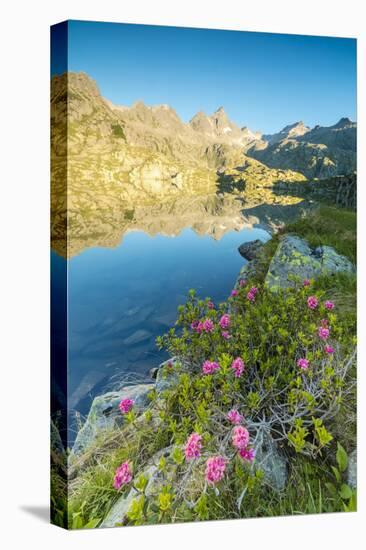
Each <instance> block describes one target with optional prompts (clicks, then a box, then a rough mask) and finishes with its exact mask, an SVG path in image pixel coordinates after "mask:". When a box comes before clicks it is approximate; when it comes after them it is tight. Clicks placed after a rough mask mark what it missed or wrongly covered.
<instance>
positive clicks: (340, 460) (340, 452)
mask: <svg viewBox="0 0 366 550" xmlns="http://www.w3.org/2000/svg"><path fill="white" fill-rule="evenodd" d="M336 459H337V464H338V467H339V469H340V471H341V472H344V471H345V470H346V468H347V465H348V456H347V453H346V451H345V450H344V448H343V447H342V445H341V444H340V443H337V454H336Z"/></svg>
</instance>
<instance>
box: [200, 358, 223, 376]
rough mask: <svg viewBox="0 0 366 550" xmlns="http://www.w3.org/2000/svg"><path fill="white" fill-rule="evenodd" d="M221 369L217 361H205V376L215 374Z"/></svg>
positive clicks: (203, 366)
mask: <svg viewBox="0 0 366 550" xmlns="http://www.w3.org/2000/svg"><path fill="white" fill-rule="evenodd" d="M219 368H220V365H219V364H218V363H216V362H215V361H205V362H204V363H203V365H202V372H203V374H213V373H214V372H215V371H217V370H218V369H219Z"/></svg>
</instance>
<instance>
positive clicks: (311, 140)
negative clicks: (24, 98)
mask: <svg viewBox="0 0 366 550" xmlns="http://www.w3.org/2000/svg"><path fill="white" fill-rule="evenodd" d="M66 93H68V101H69V103H68V116H69V118H68V130H69V148H70V149H71V150H70V151H69V152H71V153H72V152H75V153H76V152H78V153H79V154H80V153H81V152H85V150H86V149H87V148H91V150H93V149H94V148H95V147H96V146H98V148H99V149H101V150H105V149H106V148H107V149H108V148H112V149H113V150H114V149H115V145H116V141H117V142H119V143H120V146H121V147H120V151H121V152H122V151H123V150H125V149H126V147H129V148H139V149H140V148H143V149H145V150H146V151H147V152H148V153H149V155H151V154H160V155H164V156H166V158H167V160H175V161H178V162H183V163H184V165H185V166H187V165H190V166H192V167H201V168H205V167H206V168H216V169H218V168H224V167H236V166H241V165H243V164H244V163H245V160H246V157H250V158H254V159H256V160H259V161H260V162H262V163H264V164H265V165H267V166H268V167H270V168H275V169H282V170H288V169H290V170H293V171H296V172H300V173H301V174H303V175H304V176H306V177H307V178H324V177H329V176H333V175H339V174H346V173H350V172H352V171H354V170H355V169H356V128H357V126H356V123H355V122H352V121H350V120H349V119H348V118H341V119H340V120H339V122H337V124H335V125H334V126H329V127H321V126H315V127H314V128H312V129H311V128H309V127H307V126H305V124H304V123H303V122H296V123H295V124H291V125H289V126H286V127H285V128H283V129H282V130H281V131H279V132H278V133H275V134H272V135H265V134H261V133H260V132H253V131H251V130H250V129H249V128H246V127H244V128H239V127H238V126H237V125H236V124H235V123H234V122H232V121H231V120H230V119H229V118H228V116H227V114H226V113H225V110H224V108H223V107H220V108H219V109H217V111H215V112H214V113H213V114H212V115H206V114H205V113H203V112H199V113H197V114H196V115H195V116H194V117H193V118H192V119H191V120H190V122H189V123H188V124H186V123H184V122H182V121H181V120H180V118H179V117H178V115H177V113H176V112H175V111H174V109H173V108H172V107H170V106H169V105H156V106H153V107H149V106H147V105H145V104H144V103H143V102H141V101H138V102H136V103H134V104H133V105H132V106H131V107H125V106H117V105H113V104H112V103H111V102H110V101H108V100H107V99H104V98H103V97H102V96H101V95H100V93H99V90H98V87H97V84H96V83H95V82H94V81H93V80H92V79H91V78H90V77H88V76H87V75H86V74H85V73H68V74H65V75H62V76H61V77H58V76H55V77H54V78H53V81H52V107H53V108H52V114H53V116H54V120H59V121H60V120H61V116H62V113H63V112H64V109H65V105H64V100H65V94H66ZM61 122H62V121H61ZM58 133H59V132H58ZM54 145H55V148H56V149H55V152H57V153H59V152H60V150H62V147H65V146H66V143H65V142H62V140H61V141H60V139H56V141H55V143H54ZM60 148H61V149H60ZM127 157H128V159H126V160H125V162H126V168H127V169H129V168H130V167H132V166H131V159H130V156H129V155H127ZM132 164H133V162H132Z"/></svg>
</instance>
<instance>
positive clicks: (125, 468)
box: [113, 461, 132, 491]
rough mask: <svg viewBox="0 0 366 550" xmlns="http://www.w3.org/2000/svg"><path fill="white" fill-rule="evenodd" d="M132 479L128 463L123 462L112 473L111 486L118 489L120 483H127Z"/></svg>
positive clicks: (120, 485)
mask: <svg viewBox="0 0 366 550" xmlns="http://www.w3.org/2000/svg"><path fill="white" fill-rule="evenodd" d="M131 480H132V470H131V467H130V465H129V463H128V462H127V461H126V462H123V463H122V464H121V465H120V466H118V468H117V470H116V473H115V474H114V480H113V487H114V488H115V489H116V490H117V491H118V489H120V488H121V487H122V485H127V484H128V483H130V481H131Z"/></svg>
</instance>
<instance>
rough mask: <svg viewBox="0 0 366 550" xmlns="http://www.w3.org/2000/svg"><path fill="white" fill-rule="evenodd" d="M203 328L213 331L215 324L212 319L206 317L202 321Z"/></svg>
mask: <svg viewBox="0 0 366 550" xmlns="http://www.w3.org/2000/svg"><path fill="white" fill-rule="evenodd" d="M202 327H203V330H204V331H206V332H212V331H213V329H214V324H213V321H211V319H205V320H204V321H203V323H202Z"/></svg>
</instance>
